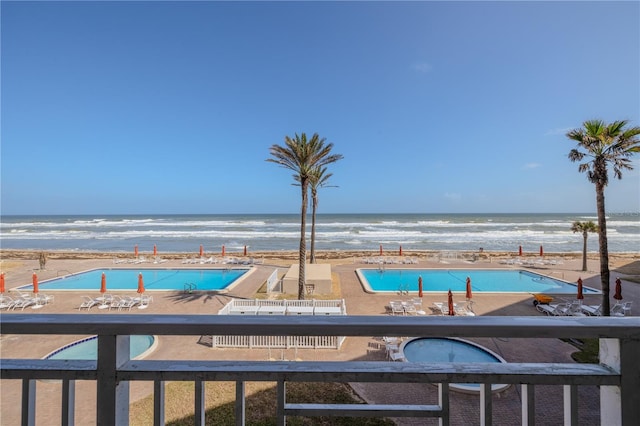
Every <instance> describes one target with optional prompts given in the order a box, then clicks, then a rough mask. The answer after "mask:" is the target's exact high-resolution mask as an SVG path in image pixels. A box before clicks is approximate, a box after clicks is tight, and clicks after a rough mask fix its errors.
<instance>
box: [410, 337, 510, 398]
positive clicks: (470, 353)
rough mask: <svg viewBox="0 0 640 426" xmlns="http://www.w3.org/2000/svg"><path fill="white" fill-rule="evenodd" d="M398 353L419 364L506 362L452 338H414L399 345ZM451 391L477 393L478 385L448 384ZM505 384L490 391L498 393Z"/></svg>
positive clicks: (505, 386) (484, 350) (477, 346)
mask: <svg viewBox="0 0 640 426" xmlns="http://www.w3.org/2000/svg"><path fill="white" fill-rule="evenodd" d="M400 352H401V353H402V354H403V355H404V358H405V360H406V361H407V362H421V363H427V364H433V363H442V362H453V363H456V362H462V363H465V364H469V363H475V362H478V363H479V362H483V363H486V362H490V363H497V362H503V363H504V362H507V361H505V360H504V358H502V357H501V356H499V355H498V354H496V353H494V352H492V351H490V350H489V349H487V348H485V347H483V346H480V345H478V344H476V343H473V342H470V341H468V340H463V339H456V338H452V337H443V338H441V337H416V338H413V339H409V340H407V341H405V342H403V343H402V345H400ZM449 386H450V387H451V389H455V390H458V391H461V392H469V393H478V392H480V384H478V383H450V384H449ZM508 387H509V385H506V384H492V385H491V390H492V391H494V392H498V391H501V390H504V389H506V388H508Z"/></svg>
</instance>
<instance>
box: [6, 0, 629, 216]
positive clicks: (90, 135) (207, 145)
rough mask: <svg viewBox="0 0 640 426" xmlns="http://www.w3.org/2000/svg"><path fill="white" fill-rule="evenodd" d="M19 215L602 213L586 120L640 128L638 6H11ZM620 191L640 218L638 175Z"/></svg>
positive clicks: (614, 197) (618, 201) (14, 205)
mask: <svg viewBox="0 0 640 426" xmlns="http://www.w3.org/2000/svg"><path fill="white" fill-rule="evenodd" d="M0 7H1V12H2V16H1V24H2V30H1V31H2V33H1V36H2V40H1V43H2V44H1V48H2V52H1V54H2V55H1V60H2V64H1V66H2V68H1V71H2V94H1V101H2V116H1V119H2V129H1V132H2V133H1V136H2V146H1V150H2V151H1V154H2V155H1V166H2V169H1V178H2V183H1V190H2V194H1V202H2V204H1V212H2V214H109V213H113V214H135V213H140V214H143V213H146V214H150V213H297V212H299V208H300V196H299V188H298V187H295V186H292V185H291V183H292V177H291V172H289V171H288V170H285V169H283V168H279V167H278V166H276V165H274V164H272V163H269V162H266V161H265V160H266V159H267V158H269V147H270V146H271V145H272V144H282V143H283V140H284V137H285V135H290V136H293V135H294V134H295V133H302V132H305V133H307V134H308V135H311V134H313V133H314V132H317V133H319V134H320V136H321V137H324V138H326V139H327V141H328V142H332V143H334V152H335V153H339V154H342V155H344V159H343V160H342V161H340V162H339V163H336V164H334V165H333V166H332V167H331V172H333V178H332V182H331V183H332V184H333V185H336V186H338V187H337V188H325V189H323V190H321V192H320V206H319V212H320V213H351V212H353V213H360V212H371V213H396V212H397V213H404V212H411V213H446V212H452V213H464V212H472V213H493V212H498V213H499V212H595V191H594V188H593V185H592V184H590V183H589V182H588V181H587V179H586V176H585V175H584V174H582V173H579V172H578V170H577V164H575V163H571V162H570V161H569V160H568V159H567V154H568V152H569V150H570V149H571V148H573V147H574V146H575V145H574V143H573V142H571V141H569V140H568V139H567V138H566V136H565V133H566V132H567V131H568V130H570V129H572V128H577V127H580V126H581V124H582V123H583V122H584V121H585V120H587V119H593V118H600V119H603V120H605V121H613V120H618V119H627V120H630V122H631V124H632V125H640V79H639V78H638V76H639V75H640V25H639V24H640V3H638V2H578V1H572V2H559V3H556V2H446V3H445V2H403V3H395V2H393V3H391V2H259V3H253V2H238V3H231V2H185V3H173V2H7V1H3V2H2V3H1V6H0ZM634 166H635V170H633V171H631V172H626V173H625V175H624V178H623V180H621V181H619V180H614V179H611V182H610V185H609V187H608V188H607V190H606V203H607V210H608V211H609V212H630V211H633V212H637V211H640V163H639V159H638V158H637V157H636V159H635V160H634Z"/></svg>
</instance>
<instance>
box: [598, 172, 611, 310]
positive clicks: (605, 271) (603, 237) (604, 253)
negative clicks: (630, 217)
mask: <svg viewBox="0 0 640 426" xmlns="http://www.w3.org/2000/svg"><path fill="white" fill-rule="evenodd" d="M596 206H597V209H598V227H599V228H600V232H599V233H598V243H599V244H600V282H601V283H602V315H604V316H609V315H610V314H611V308H610V306H611V305H610V304H609V279H610V274H609V248H608V247H607V218H606V216H605V210H604V185H602V184H600V183H596Z"/></svg>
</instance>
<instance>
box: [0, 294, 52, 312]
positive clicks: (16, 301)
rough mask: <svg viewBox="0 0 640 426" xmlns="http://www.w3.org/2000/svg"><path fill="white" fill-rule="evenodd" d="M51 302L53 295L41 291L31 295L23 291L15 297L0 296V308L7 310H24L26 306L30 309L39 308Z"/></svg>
mask: <svg viewBox="0 0 640 426" xmlns="http://www.w3.org/2000/svg"><path fill="white" fill-rule="evenodd" d="M52 302H53V296H52V295H49V294H43V293H37V294H35V295H33V296H31V295H29V294H24V293H17V296H15V297H11V296H7V295H4V294H3V295H1V296H0V309H6V310H7V311H15V310H17V309H20V310H22V311H24V309H25V308H27V307H31V309H39V308H42V307H44V306H46V305H48V304H49V303H52Z"/></svg>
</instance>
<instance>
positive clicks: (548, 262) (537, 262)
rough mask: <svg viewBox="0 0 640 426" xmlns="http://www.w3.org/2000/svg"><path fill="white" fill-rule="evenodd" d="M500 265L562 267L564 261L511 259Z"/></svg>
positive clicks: (504, 260)
mask: <svg viewBox="0 0 640 426" xmlns="http://www.w3.org/2000/svg"><path fill="white" fill-rule="evenodd" d="M499 263H501V264H503V265H517V266H555V265H562V264H563V262H562V260H558V259H540V258H526V257H525V258H521V257H517V258H513V257H512V258H509V259H502V260H501V261H500V262H499Z"/></svg>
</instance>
